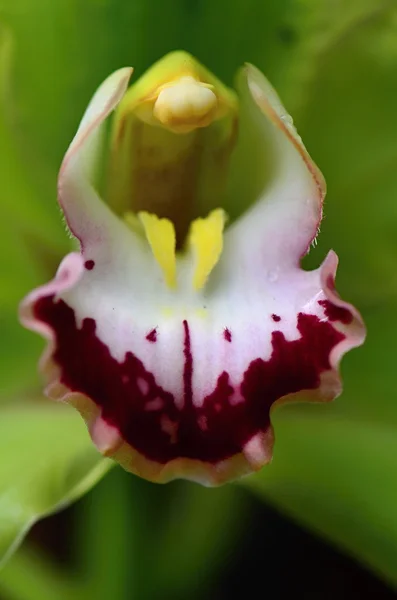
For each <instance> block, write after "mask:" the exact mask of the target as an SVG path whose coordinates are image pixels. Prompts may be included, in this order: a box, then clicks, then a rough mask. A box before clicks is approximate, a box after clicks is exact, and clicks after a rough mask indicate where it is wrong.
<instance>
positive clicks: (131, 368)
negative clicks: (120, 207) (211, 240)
mask: <svg viewBox="0 0 397 600" xmlns="http://www.w3.org/2000/svg"><path fill="white" fill-rule="evenodd" d="M34 313H35V316H36V318H37V319H39V320H40V321H42V322H43V323H46V324H48V325H49V326H50V327H51V328H52V329H53V331H54V335H55V350H54V353H53V360H54V362H55V363H56V364H57V365H58V366H59V368H60V380H61V382H62V383H63V384H64V385H65V386H66V387H67V388H68V389H70V390H71V391H74V392H81V393H82V394H85V395H87V396H88V397H90V398H91V399H92V400H93V401H94V402H95V404H97V406H99V407H100V408H101V409H102V416H103V418H104V419H105V420H106V422H107V423H109V424H110V425H113V426H115V427H116V428H117V429H118V430H119V431H120V434H121V436H122V437H123V439H124V440H125V441H126V442H128V443H129V444H130V445H131V446H133V447H134V448H135V449H136V450H137V451H139V452H140V453H141V454H143V455H144V456H146V457H147V458H149V459H151V460H156V461H158V462H160V463H162V464H165V463H167V462H169V461H170V460H173V459H174V458H177V457H186V458H192V459H198V460H202V461H205V462H208V463H217V462H219V461H220V460H224V459H227V458H229V457H231V456H233V455H235V454H237V453H239V452H241V450H242V448H243V447H244V445H245V444H246V443H247V442H248V441H249V440H250V439H251V438H252V436H254V435H255V434H256V433H258V432H261V431H266V430H268V428H269V426H270V417H269V411H270V408H271V406H272V404H273V403H274V402H275V401H276V400H278V399H279V398H281V397H283V396H285V395H287V394H291V393H295V392H299V391H301V390H312V389H316V388H318V387H319V385H320V375H321V373H322V372H324V371H327V370H329V369H330V368H331V366H330V362H329V355H330V352H331V350H332V349H333V348H334V347H335V345H336V344H338V343H339V342H341V341H342V340H343V339H345V336H344V334H343V333H341V332H339V331H337V330H336V329H334V327H333V325H332V324H331V323H330V322H329V321H321V320H320V319H319V318H318V317H316V316H315V315H307V314H302V313H300V314H299V315H298V322H297V327H298V330H299V333H300V336H301V337H300V338H299V339H297V340H293V341H287V340H286V339H285V337H284V335H283V333H282V332H281V331H274V332H273V333H272V340H271V342H272V347H273V351H272V354H271V356H270V358H269V359H268V360H264V359H262V358H257V359H255V360H253V361H252V362H251V363H250V364H249V365H248V368H247V370H246V372H245V373H244V375H243V378H242V381H241V382H236V386H235V388H234V387H233V386H232V385H231V382H230V376H229V374H228V373H227V372H226V371H223V372H222V373H220V375H219V376H218V380H217V383H216V385H215V387H214V389H213V391H212V392H211V393H210V394H208V395H207V396H206V397H205V398H203V399H202V403H201V406H199V404H200V403H199V402H198V403H197V404H198V406H196V405H195V404H193V392H194V393H195V394H198V393H199V390H195V389H194V388H193V369H194V356H193V352H192V347H191V333H190V330H189V324H188V322H187V321H184V322H183V323H181V326H183V331H184V342H183V347H181V357H180V359H183V360H184V368H183V376H182V379H183V381H182V382H181V383H182V386H181V388H182V390H183V391H182V393H183V403H182V402H181V400H182V398H180V399H178V400H179V401H178V402H175V398H174V395H173V394H172V393H170V392H169V391H167V390H165V389H164V388H162V387H161V386H160V385H159V384H158V383H157V381H156V379H155V377H154V375H153V373H151V372H150V371H148V370H147V369H146V368H145V366H144V365H143V363H142V361H141V360H140V359H139V358H138V357H137V356H135V355H133V354H132V353H131V352H127V353H126V355H125V358H124V360H123V361H122V362H118V361H117V360H116V359H115V358H113V356H112V355H111V353H110V351H109V348H108V347H107V346H106V345H105V344H104V343H103V342H102V341H101V340H100V339H99V338H98V337H97V335H96V323H95V321H94V320H93V319H91V318H85V319H83V322H82V325H81V327H80V328H79V327H78V326H77V323H76V318H75V314H74V311H73V309H72V308H70V307H69V306H68V305H67V304H66V303H65V302H64V301H63V300H57V301H55V300H54V297H50V296H49V297H44V298H41V299H40V300H38V301H37V303H36V305H35V307H34ZM209 344H210V340H209ZM177 360H178V357H177ZM159 368H161V367H159ZM208 368H209V369H211V365H210V364H209V365H208ZM239 391H240V392H241V397H242V398H241V401H240V402H237V403H231V397H232V395H233V394H234V393H238V392H239ZM198 400H199V398H198ZM181 405H182V407H181V408H177V406H181ZM167 423H168V424H171V425H172V426H173V429H172V432H173V435H172V436H171V435H170V433H169V430H170V427H165V426H164V424H167ZM203 424H205V427H203Z"/></svg>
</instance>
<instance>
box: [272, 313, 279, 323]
mask: <svg viewBox="0 0 397 600" xmlns="http://www.w3.org/2000/svg"><path fill="white" fill-rule="evenodd" d="M272 319H273V321H275V322H276V323H278V322H279V321H281V317H280V316H279V315H275V314H273V315H272Z"/></svg>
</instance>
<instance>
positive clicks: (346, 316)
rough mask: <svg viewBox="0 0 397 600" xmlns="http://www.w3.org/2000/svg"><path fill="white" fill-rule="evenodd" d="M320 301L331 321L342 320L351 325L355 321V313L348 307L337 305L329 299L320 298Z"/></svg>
mask: <svg viewBox="0 0 397 600" xmlns="http://www.w3.org/2000/svg"><path fill="white" fill-rule="evenodd" d="M318 303H319V304H320V306H322V307H323V308H324V313H325V316H326V317H327V318H328V319H329V320H330V321H340V322H341V323H344V324H345V325H350V323H351V322H352V321H353V315H352V313H351V312H350V310H349V309H348V308H345V307H344V306H337V305H336V304H333V303H332V302H330V301H329V300H319V301H318Z"/></svg>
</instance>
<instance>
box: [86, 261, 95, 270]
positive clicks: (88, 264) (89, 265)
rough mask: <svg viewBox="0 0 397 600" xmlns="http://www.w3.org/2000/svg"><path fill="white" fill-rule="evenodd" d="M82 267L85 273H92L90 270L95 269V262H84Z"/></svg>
mask: <svg viewBox="0 0 397 600" xmlns="http://www.w3.org/2000/svg"><path fill="white" fill-rule="evenodd" d="M84 266H85V268H86V269H87V271H92V269H93V268H94V267H95V261H94V260H86V261H85V263H84Z"/></svg>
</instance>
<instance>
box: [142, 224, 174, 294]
mask: <svg viewBox="0 0 397 600" xmlns="http://www.w3.org/2000/svg"><path fill="white" fill-rule="evenodd" d="M138 217H139V220H140V221H141V223H142V225H143V228H144V230H145V233H146V237H147V240H148V242H149V244H150V247H151V249H152V252H153V255H154V257H155V259H156V260H157V262H158V264H159V265H160V267H161V269H162V271H163V274H164V278H165V282H166V284H167V285H168V287H170V288H175V287H176V256H175V247H176V236H175V228H174V225H173V223H172V222H171V221H170V220H169V219H160V218H159V217H158V216H157V215H153V214H150V213H148V212H140V213H138Z"/></svg>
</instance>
